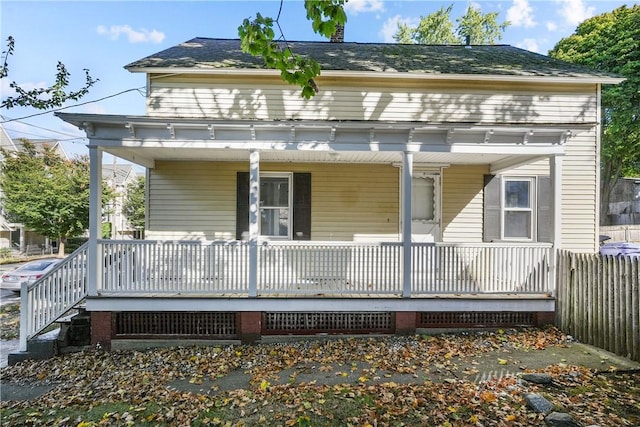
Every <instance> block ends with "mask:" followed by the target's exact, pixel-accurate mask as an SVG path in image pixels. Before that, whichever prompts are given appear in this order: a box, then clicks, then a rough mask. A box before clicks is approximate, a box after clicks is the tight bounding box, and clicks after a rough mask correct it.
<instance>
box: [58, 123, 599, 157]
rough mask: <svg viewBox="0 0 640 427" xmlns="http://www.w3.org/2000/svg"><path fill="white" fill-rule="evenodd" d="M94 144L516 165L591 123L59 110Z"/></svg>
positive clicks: (117, 150) (190, 153) (140, 150)
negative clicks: (303, 118) (221, 117)
mask: <svg viewBox="0 0 640 427" xmlns="http://www.w3.org/2000/svg"><path fill="white" fill-rule="evenodd" d="M56 114H57V115H58V116H59V117H60V118H62V119H63V120H64V121H66V122H69V123H71V124H73V125H75V126H77V127H79V128H80V129H83V130H84V131H85V132H86V133H87V137H88V138H89V140H90V145H93V146H99V147H101V148H102V149H103V150H104V151H105V152H108V153H111V154H113V155H115V156H118V157H121V158H123V159H126V160H129V161H132V162H134V163H138V164H141V165H143V166H146V167H153V166H154V163H155V161H158V160H220V161H248V160H249V152H250V151H251V150H259V151H260V152H261V154H260V158H261V161H267V162H327V163H332V162H348V163H396V162H400V161H401V153H402V152H405V151H406V152H412V153H413V154H414V162H416V163H428V164H490V165H492V167H498V168H499V167H500V165H513V164H516V163H519V162H524V161H530V160H532V159H536V158H544V157H549V156H553V155H561V154H563V152H564V143H565V141H566V139H567V138H570V137H571V136H572V134H574V133H575V132H578V131H580V130H583V129H588V128H590V127H592V126H593V125H592V124H582V125H576V124H552V125H526V124H495V125H484V124H483V125H476V124H469V123H439V124H432V123H424V122H420V123H418V122H382V121H294V120H283V121H260V120H206V119H185V118H164V117H148V116H115V115H93V114H70V113H56Z"/></svg>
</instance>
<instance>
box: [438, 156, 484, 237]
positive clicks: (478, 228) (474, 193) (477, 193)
mask: <svg viewBox="0 0 640 427" xmlns="http://www.w3.org/2000/svg"><path fill="white" fill-rule="evenodd" d="M487 173H489V167H488V166H482V165H481V166H463V165H460V166H451V167H448V168H446V169H444V171H443V176H442V229H443V232H442V240H443V241H444V242H446V243H453V242H467V243H479V242H482V232H483V229H482V217H483V214H482V210H483V199H482V193H483V191H482V190H483V186H484V175H485V174H487Z"/></svg>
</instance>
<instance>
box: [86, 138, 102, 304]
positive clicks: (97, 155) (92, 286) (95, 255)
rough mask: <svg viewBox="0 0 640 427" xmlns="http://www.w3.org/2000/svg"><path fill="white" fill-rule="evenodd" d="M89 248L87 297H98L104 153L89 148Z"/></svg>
mask: <svg viewBox="0 0 640 427" xmlns="http://www.w3.org/2000/svg"><path fill="white" fill-rule="evenodd" d="M89 178H90V181H89V246H88V247H87V295H88V296H97V295H98V289H100V288H102V265H103V263H102V261H101V258H102V256H101V255H100V248H99V247H98V240H99V239H100V238H101V237H102V236H101V233H102V151H101V150H100V149H99V148H98V147H96V146H89Z"/></svg>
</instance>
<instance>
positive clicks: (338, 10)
mask: <svg viewBox="0 0 640 427" xmlns="http://www.w3.org/2000/svg"><path fill="white" fill-rule="evenodd" d="M344 3H345V0H305V2H304V7H305V9H306V11H307V19H308V20H309V21H311V26H312V28H313V31H315V32H316V33H318V34H321V35H322V36H324V37H327V38H329V37H331V36H332V35H333V34H334V33H335V32H336V28H337V26H338V25H344V23H345V22H347V15H346V14H345V12H344V8H343V5H344ZM282 5H283V1H282V0H281V2H280V12H281V11H282ZM280 12H278V16H277V18H276V19H273V18H270V17H263V16H262V15H260V14H259V13H258V14H257V15H256V17H255V18H252V19H251V18H247V19H245V20H244V21H243V22H242V25H241V26H240V27H238V34H239V36H240V46H241V48H242V51H243V52H245V53H249V54H251V55H253V56H258V57H262V59H263V60H264V63H265V65H266V66H267V67H268V68H273V69H276V70H279V71H280V75H281V77H282V79H283V80H284V81H285V82H287V83H290V84H295V85H299V86H300V87H301V88H302V94H301V95H302V97H304V98H306V99H309V98H311V97H312V96H314V95H315V94H316V93H317V92H318V86H317V84H316V82H315V80H314V78H315V77H317V76H319V75H320V65H319V64H318V63H317V62H316V61H315V60H314V59H313V58H305V57H303V56H301V55H297V54H295V53H294V52H293V51H292V50H291V49H290V48H289V45H288V43H287V40H286V38H285V37H284V33H283V32H282V28H281V27H280V22H279V19H280ZM274 25H275V26H277V27H278V31H279V36H278V39H277V41H276V32H275V31H274V28H273V27H274ZM278 41H279V42H281V43H278Z"/></svg>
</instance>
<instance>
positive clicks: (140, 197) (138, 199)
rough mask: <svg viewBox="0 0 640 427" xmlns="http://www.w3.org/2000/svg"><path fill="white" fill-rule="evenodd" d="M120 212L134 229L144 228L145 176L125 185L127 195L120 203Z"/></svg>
mask: <svg viewBox="0 0 640 427" xmlns="http://www.w3.org/2000/svg"><path fill="white" fill-rule="evenodd" d="M122 213H123V214H124V216H125V218H127V221H129V223H130V224H131V225H132V226H133V228H135V229H136V230H144V226H145V177H144V176H138V179H137V180H136V181H134V182H132V183H130V184H129V185H128V186H127V196H126V197H125V199H124V203H123V204H122Z"/></svg>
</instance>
